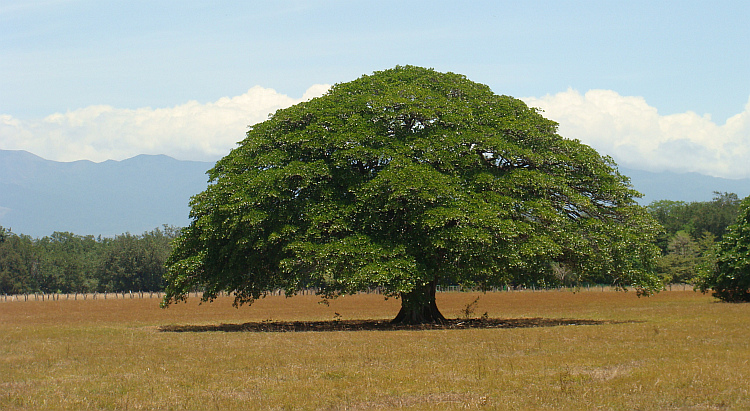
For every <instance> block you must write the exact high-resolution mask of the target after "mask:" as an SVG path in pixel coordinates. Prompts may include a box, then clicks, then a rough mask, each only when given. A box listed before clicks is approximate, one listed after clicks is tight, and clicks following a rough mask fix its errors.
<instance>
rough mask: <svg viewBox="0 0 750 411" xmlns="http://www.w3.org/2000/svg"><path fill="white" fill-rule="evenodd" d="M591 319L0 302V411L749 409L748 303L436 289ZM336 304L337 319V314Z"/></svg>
mask: <svg viewBox="0 0 750 411" xmlns="http://www.w3.org/2000/svg"><path fill="white" fill-rule="evenodd" d="M477 295H480V296H481V297H480V299H479V302H478V304H477V307H476V310H475V315H476V316H479V315H481V314H483V313H484V312H487V314H488V316H489V317H497V318H530V317H544V318H574V319H593V320H607V321H615V322H619V323H609V324H603V325H582V326H559V327H539V328H515V329H514V328H510V329H465V330H423V331H334V332H271V333H256V332H180V333H173V332H160V331H159V329H160V327H163V326H168V325H172V326H185V325H219V324H240V323H245V322H251V321H254V322H257V321H267V320H271V321H291V320H305V321H320V320H333V319H334V318H338V319H342V320H350V319H369V318H372V319H388V318H391V317H393V316H395V314H396V312H397V311H398V308H399V301H398V300H388V301H384V300H383V298H382V297H381V296H378V295H373V294H370V295H357V296H351V297H343V298H340V299H338V300H335V301H332V302H331V304H330V306H325V305H322V304H318V301H319V299H318V298H317V297H315V296H298V297H294V298H291V299H286V298H284V297H269V298H267V299H265V300H261V301H258V302H257V303H256V304H254V305H253V306H252V307H243V308H240V309H239V310H238V309H235V308H233V307H231V299H228V298H223V299H220V300H219V301H217V302H214V303H212V304H203V305H198V304H197V300H196V299H191V300H190V301H189V302H188V303H187V304H180V305H176V306H172V307H170V308H169V309H166V310H161V309H159V308H158V302H159V301H158V300H157V299H119V300H113V299H109V300H102V299H97V300H91V299H88V300H86V301H82V300H78V301H72V300H70V301H65V300H60V301H44V302H42V301H28V302H23V301H21V302H15V301H14V302H0V409H221V410H223V409H331V410H350V409H351V410H355V409H424V410H427V409H464V408H476V409H518V410H534V409H613V410H626V409H627V410H631V409H641V410H650V409H654V410H657V409H658V410H669V409H675V410H676V409H692V410H714V409H719V410H720V409H750V389H749V388H748V381H750V364H748V361H749V360H750V345H749V344H750V305H748V304H722V303H716V302H714V301H713V299H712V298H711V297H710V296H704V295H701V294H697V293H693V292H692V291H687V292H683V291H679V292H678V291H673V292H663V293H661V294H658V295H656V296H654V297H650V298H640V299H639V298H637V297H636V296H635V293H632V292H628V293H614V292H599V291H588V292H580V293H575V294H573V293H570V292H556V291H551V292H515V293H488V294H475V293H442V294H439V295H438V305H439V307H440V308H441V310H442V311H443V313H444V314H445V315H446V316H448V317H460V316H461V315H462V314H461V312H462V309H463V308H465V307H466V305H467V304H469V303H471V302H472V301H474V299H475V298H476V296H477ZM337 314H338V315H337Z"/></svg>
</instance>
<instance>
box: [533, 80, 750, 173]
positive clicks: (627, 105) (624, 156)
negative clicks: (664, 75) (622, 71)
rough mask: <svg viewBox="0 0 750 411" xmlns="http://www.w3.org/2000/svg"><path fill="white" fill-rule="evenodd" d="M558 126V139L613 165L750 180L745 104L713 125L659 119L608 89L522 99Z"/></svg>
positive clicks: (749, 120)
mask: <svg viewBox="0 0 750 411" xmlns="http://www.w3.org/2000/svg"><path fill="white" fill-rule="evenodd" d="M523 100H524V101H525V102H526V103H527V104H528V105H529V106H532V107H538V108H541V109H543V110H544V113H543V115H544V116H545V117H547V118H549V119H552V120H554V121H557V122H558V123H559V124H560V128H559V133H560V135H562V136H564V137H567V138H575V139H578V140H580V141H581V142H583V143H585V144H588V145H590V146H592V147H594V148H595V149H596V150H598V151H599V152H600V153H602V154H607V155H610V156H612V157H613V158H614V159H615V161H617V162H618V164H620V165H622V166H625V167H631V168H639V169H645V170H651V171H663V170H669V171H676V172H698V173H702V174H708V175H713V176H717V177H727V178H746V177H750V101H749V102H748V104H747V105H746V106H745V108H744V111H742V112H741V113H740V114H737V115H735V116H733V117H731V118H729V119H728V120H727V122H726V123H725V124H724V125H718V124H716V123H714V122H713V121H712V120H711V117H710V116H709V115H704V116H700V115H698V114H696V113H694V112H686V113H680V114H671V115H660V114H659V113H658V111H657V109H656V108H654V107H651V106H649V105H648V104H647V103H646V101H645V100H644V99H643V98H642V97H628V96H621V95H619V94H618V93H616V92H614V91H610V90H590V91H588V92H586V94H584V95H581V94H580V93H579V92H578V91H576V90H568V91H565V92H561V93H557V94H555V95H546V96H544V97H541V98H534V97H529V98H524V99H523Z"/></svg>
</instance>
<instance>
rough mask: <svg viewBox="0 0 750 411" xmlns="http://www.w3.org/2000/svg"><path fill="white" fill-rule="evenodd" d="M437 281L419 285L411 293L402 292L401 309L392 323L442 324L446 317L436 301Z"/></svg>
mask: <svg viewBox="0 0 750 411" xmlns="http://www.w3.org/2000/svg"><path fill="white" fill-rule="evenodd" d="M436 291H437V281H432V282H430V283H429V284H426V285H424V286H422V287H417V288H415V289H414V290H412V291H411V292H409V293H402V294H401V296H400V298H401V310H400V311H399V312H398V314H397V315H396V318H394V319H393V320H392V321H391V323H392V324H442V323H444V322H445V317H443V314H441V313H440V310H438V308H437V304H436V303H435V292H436Z"/></svg>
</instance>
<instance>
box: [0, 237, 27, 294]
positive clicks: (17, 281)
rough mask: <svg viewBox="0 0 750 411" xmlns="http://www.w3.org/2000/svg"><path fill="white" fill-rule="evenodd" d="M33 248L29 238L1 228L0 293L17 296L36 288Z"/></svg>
mask: <svg viewBox="0 0 750 411" xmlns="http://www.w3.org/2000/svg"><path fill="white" fill-rule="evenodd" d="M32 247H33V246H32V242H31V239H30V238H29V237H27V236H18V235H15V234H14V233H12V232H11V231H10V230H7V229H5V228H3V227H2V226H0V293H2V294H17V293H23V292H27V291H31V290H33V289H34V288H35V286H36V284H35V281H34V278H33V267H34V265H33V264H32V262H33V261H34V258H33V250H32Z"/></svg>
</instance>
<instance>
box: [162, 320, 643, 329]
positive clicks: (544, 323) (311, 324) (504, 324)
mask: <svg viewBox="0 0 750 411" xmlns="http://www.w3.org/2000/svg"><path fill="white" fill-rule="evenodd" d="M634 322H640V321H613V320H581V319H571V318H511V319H499V318H470V319H449V320H446V321H445V323H443V324H417V325H408V324H391V322H390V320H330V321H262V322H248V323H243V324H210V325H163V326H160V327H158V330H159V331H160V332H330V331H401V330H405V331H421V330H465V329H481V328H532V327H559V326H566V325H604V324H624V323H634Z"/></svg>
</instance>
